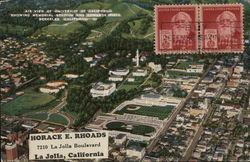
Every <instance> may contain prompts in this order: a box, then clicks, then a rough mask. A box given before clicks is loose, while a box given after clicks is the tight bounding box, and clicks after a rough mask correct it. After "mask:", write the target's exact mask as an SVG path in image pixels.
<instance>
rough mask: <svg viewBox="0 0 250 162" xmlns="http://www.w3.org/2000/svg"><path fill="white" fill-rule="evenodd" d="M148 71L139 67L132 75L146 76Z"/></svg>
mask: <svg viewBox="0 0 250 162" xmlns="http://www.w3.org/2000/svg"><path fill="white" fill-rule="evenodd" d="M147 73H148V71H147V70H144V69H137V70H135V71H133V73H132V75H133V76H136V77H144V76H146V75H147Z"/></svg>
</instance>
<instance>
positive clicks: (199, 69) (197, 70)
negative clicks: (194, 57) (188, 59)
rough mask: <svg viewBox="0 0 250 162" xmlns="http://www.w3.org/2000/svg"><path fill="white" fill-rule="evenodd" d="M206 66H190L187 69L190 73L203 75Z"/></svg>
mask: <svg viewBox="0 0 250 162" xmlns="http://www.w3.org/2000/svg"><path fill="white" fill-rule="evenodd" d="M203 68H204V65H202V64H200V65H189V67H188V68H187V69H186V71H187V72H188V73H202V72H203Z"/></svg>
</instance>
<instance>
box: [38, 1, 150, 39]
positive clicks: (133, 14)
mask: <svg viewBox="0 0 250 162" xmlns="http://www.w3.org/2000/svg"><path fill="white" fill-rule="evenodd" d="M74 9H76V10H83V9H110V10H112V11H113V13H120V14H121V17H114V18H111V17H109V18H107V19H106V22H105V24H103V25H102V26H99V27H97V28H95V29H94V30H91V33H90V34H89V36H88V37H87V39H88V40H90V41H99V40H101V39H103V38H105V37H106V36H107V35H109V34H111V33H112V31H114V29H115V28H116V27H117V26H118V25H119V24H120V23H121V22H122V21H127V23H128V25H129V26H130V34H123V37H124V38H128V37H136V38H145V39H149V40H153V21H152V20H151V21H150V22H149V24H148V25H147V29H145V30H146V31H145V32H141V28H142V26H143V25H142V23H143V20H144V19H146V17H151V18H152V17H153V11H149V10H146V9H143V8H141V7H139V6H137V5H135V4H130V3H125V2H122V1H113V0H105V1H104V2H99V1H98V2H97V1H95V2H89V3H84V4H81V5H79V6H77V7H76V8H74ZM144 21H145V20H144ZM93 23H94V22H93V21H88V22H87V24H89V25H91V24H93ZM82 26H83V24H82V23H80V22H76V21H75V22H59V23H58V22H54V23H51V24H50V25H49V26H46V27H43V28H42V29H39V30H37V31H36V32H35V34H34V36H39V35H56V36H57V37H62V38H63V37H65V36H67V35H68V34H70V33H74V31H76V30H78V29H80V28H81V27H82Z"/></svg>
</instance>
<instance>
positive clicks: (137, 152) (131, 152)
mask: <svg viewBox="0 0 250 162" xmlns="http://www.w3.org/2000/svg"><path fill="white" fill-rule="evenodd" d="M144 154H145V148H143V147H139V146H131V147H128V148H127V156H128V157H136V158H138V159H142V158H143V156H144Z"/></svg>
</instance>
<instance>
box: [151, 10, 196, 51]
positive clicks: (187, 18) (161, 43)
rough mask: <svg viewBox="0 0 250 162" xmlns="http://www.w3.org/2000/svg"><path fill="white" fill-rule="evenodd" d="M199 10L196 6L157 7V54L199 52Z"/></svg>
mask: <svg viewBox="0 0 250 162" xmlns="http://www.w3.org/2000/svg"><path fill="white" fill-rule="evenodd" d="M197 11H198V8H197V6H196V5H183V6H168V5H162V6H156V7H155V52H156V53H157V54H165V53H166V54H172V53H197V52H198V25H197V24H198V23H197V22H198V14H197Z"/></svg>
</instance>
